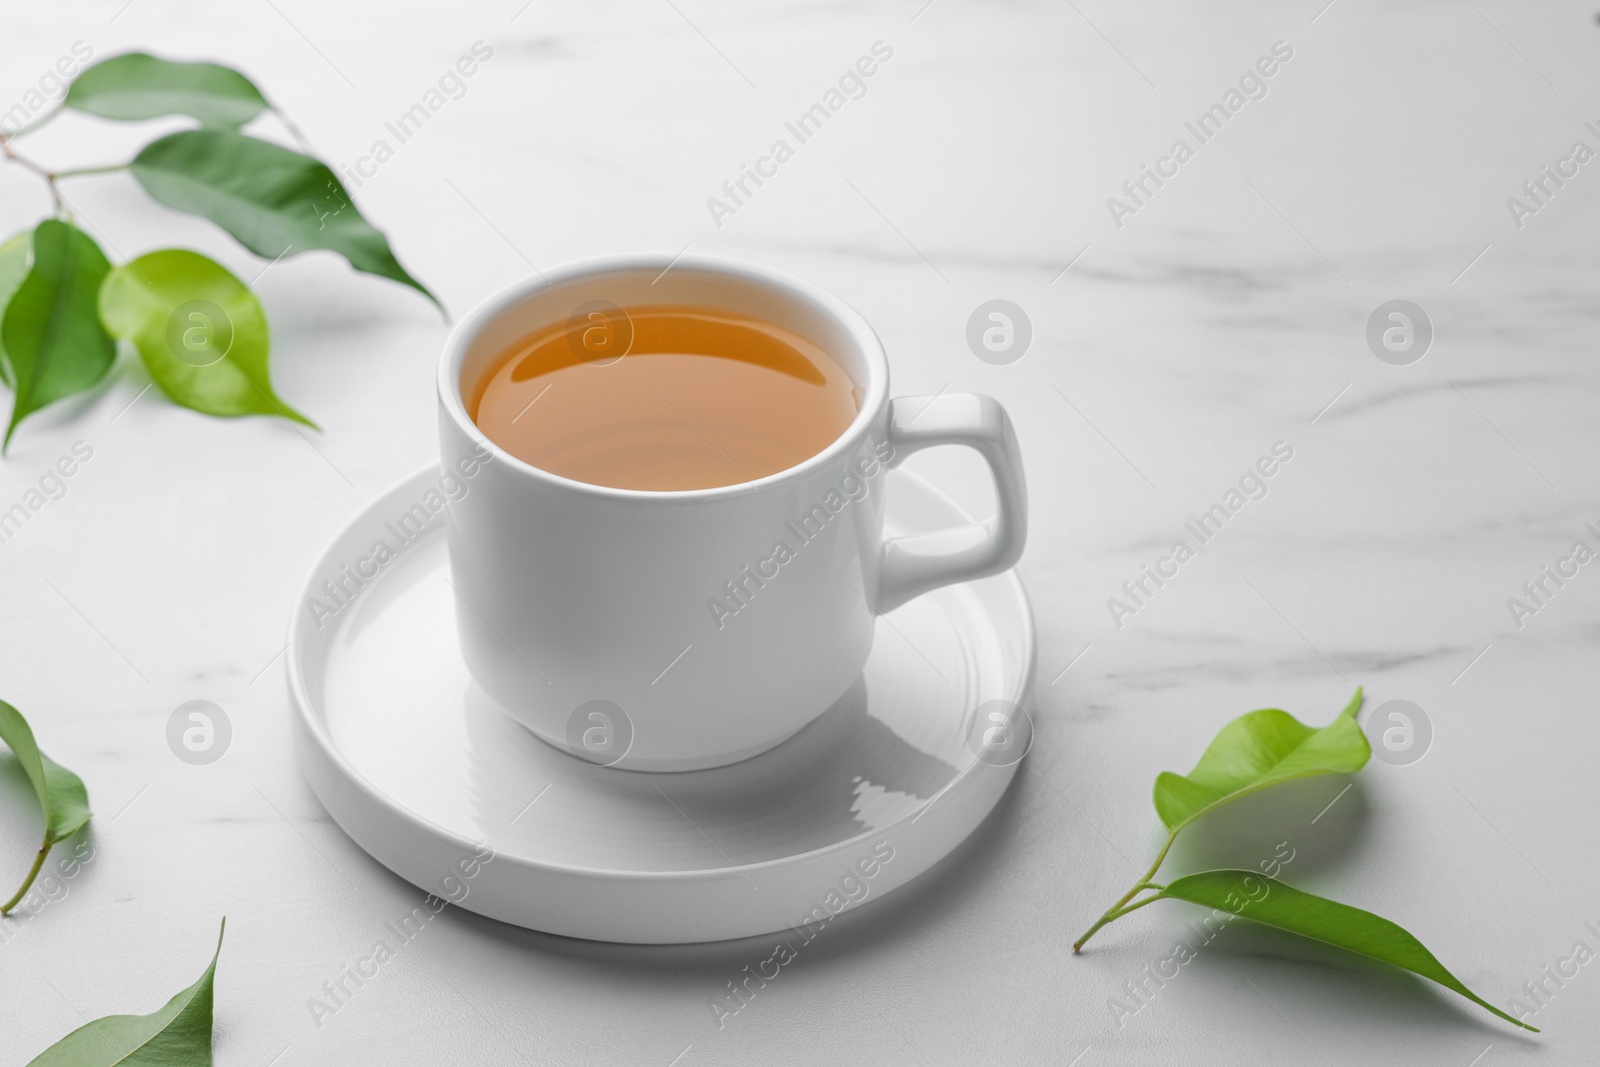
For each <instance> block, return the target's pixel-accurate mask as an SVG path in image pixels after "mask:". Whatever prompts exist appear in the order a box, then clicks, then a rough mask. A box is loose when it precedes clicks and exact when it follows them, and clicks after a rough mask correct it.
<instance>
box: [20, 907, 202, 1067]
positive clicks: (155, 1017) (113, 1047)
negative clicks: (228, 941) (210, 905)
mask: <svg viewBox="0 0 1600 1067" xmlns="http://www.w3.org/2000/svg"><path fill="white" fill-rule="evenodd" d="M227 929H228V920H227V919H223V920H222V930H221V931H219V932H218V933H217V951H216V952H215V953H214V954H213V955H212V957H211V963H210V965H209V966H208V967H206V971H205V973H204V974H202V975H201V976H200V980H199V981H197V982H195V984H194V985H192V986H190V987H189V988H188V989H185V990H184V991H183V992H181V993H179V994H178V995H177V996H175V997H173V998H172V999H171V1000H169V1001H167V1003H166V1006H165V1007H163V1008H162V1009H161V1010H160V1011H158V1012H155V1013H154V1014H151V1015H107V1016H105V1017H104V1018H102V1019H96V1020H94V1022H91V1023H87V1024H85V1025H83V1026H80V1027H78V1029H76V1030H74V1031H72V1033H70V1034H68V1035H67V1036H66V1037H64V1038H62V1039H61V1040H60V1041H57V1042H56V1043H55V1044H54V1045H51V1046H50V1047H49V1048H47V1049H45V1050H44V1051H43V1052H41V1053H39V1055H37V1056H35V1057H34V1058H33V1059H31V1060H29V1061H28V1067H210V1064H211V1011H212V982H213V980H214V978H215V976H216V971H217V957H218V956H220V955H221V954H222V934H223V933H224V932H226V931H227Z"/></svg>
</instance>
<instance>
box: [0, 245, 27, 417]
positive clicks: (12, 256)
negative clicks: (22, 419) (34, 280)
mask: <svg viewBox="0 0 1600 1067" xmlns="http://www.w3.org/2000/svg"><path fill="white" fill-rule="evenodd" d="M32 258H33V234H32V233H29V232H27V231H24V232H22V233H19V234H17V235H16V236H14V237H12V238H11V239H10V240H8V241H7V242H6V243H5V244H3V245H0V316H4V315H5V313H6V305H7V304H10V303H11V297H12V295H13V294H15V293H16V291H17V286H19V285H21V284H22V279H24V278H26V277H27V276H28V267H29V265H30V264H31V261H32ZM0 382H5V384H6V385H8V386H9V385H13V384H14V383H15V382H16V379H15V378H14V377H13V376H12V374H11V361H10V360H8V359H6V349H5V345H4V344H0Z"/></svg>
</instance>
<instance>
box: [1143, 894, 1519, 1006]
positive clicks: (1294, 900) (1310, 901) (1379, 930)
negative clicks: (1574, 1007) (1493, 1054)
mask: <svg viewBox="0 0 1600 1067" xmlns="http://www.w3.org/2000/svg"><path fill="white" fill-rule="evenodd" d="M1157 895H1158V896H1161V897H1166V898H1169V899H1172V900H1187V901H1188V902H1189V903H1191V904H1199V905H1201V906H1203V907H1207V908H1218V909H1221V910H1223V911H1229V912H1233V913H1235V914H1237V915H1240V916H1242V917H1243V918H1246V919H1251V920H1253V921H1255V922H1258V923H1262V924H1264V925H1267V926H1274V927H1277V928H1278V929H1279V930H1287V931H1288V932H1289V933H1291V934H1299V935H1300V936H1301V937H1309V938H1312V939H1314V940H1317V941H1321V942H1324V943H1326V944H1329V945H1333V946H1335V947H1337V948H1342V949H1348V950H1349V951H1351V952H1356V953H1359V954H1361V955H1363V956H1366V957H1368V958H1370V959H1375V960H1380V961H1382V962H1384V963H1390V964H1393V965H1394V966H1396V967H1403V968H1405V969H1406V970H1408V971H1410V972H1411V973H1412V974H1419V975H1421V976H1422V977H1424V978H1427V979H1429V980H1431V981H1434V982H1438V983H1439V984H1440V985H1442V986H1444V987H1445V988H1446V989H1448V990H1450V991H1452V992H1455V993H1459V994H1461V995H1462V996H1464V997H1466V998H1467V999H1468V1000H1470V1001H1472V1002H1473V1003H1474V1004H1476V1005H1478V1006H1479V1007H1481V1008H1485V1009H1487V1010H1488V1011H1491V1012H1493V1013H1494V1014H1496V1015H1498V1016H1499V1017H1500V1018H1502V1019H1504V1020H1506V1021H1507V1022H1509V1023H1515V1024H1516V1025H1517V1026H1520V1027H1522V1028H1523V1029H1526V1030H1537V1028H1536V1027H1532V1026H1529V1025H1528V1024H1527V1023H1525V1022H1522V1021H1520V1020H1518V1019H1515V1018H1512V1017H1511V1016H1510V1015H1507V1014H1506V1013H1505V1012H1503V1011H1501V1010H1500V1009H1499V1008H1497V1007H1495V1006H1494V1005H1493V1004H1490V1003H1489V1002H1488V1001H1486V1000H1484V999H1483V998H1482V997H1480V996H1478V995H1477V994H1476V993H1474V992H1473V991H1472V990H1470V989H1468V988H1467V987H1466V986H1465V985H1463V984H1462V982H1461V980H1460V979H1459V978H1457V977H1456V976H1455V975H1453V974H1451V973H1450V972H1449V971H1448V970H1446V969H1445V966H1444V964H1442V963H1440V962H1439V961H1438V959H1437V958H1436V957H1435V956H1434V954H1433V953H1431V952H1429V951H1428V950H1427V948H1425V947H1424V946H1423V944H1422V942H1421V941H1418V940H1417V939H1416V938H1415V937H1413V936H1412V935H1411V934H1409V933H1407V932H1406V931H1405V930H1404V929H1403V928H1401V927H1400V926H1397V925H1396V924H1394V923H1392V922H1390V921H1389V920H1388V919H1385V918H1383V917H1382V916H1379V915H1374V914H1372V912H1370V911H1363V910H1361V909H1360V908H1352V907H1351V906H1350V905H1348V904H1340V903H1339V902H1338V901H1334V900H1328V899H1326V898H1324V897H1319V896H1316V895H1314V894H1311V893H1305V892H1302V891H1301V890H1298V889H1295V888H1294V887H1293V886H1290V885H1285V884H1284V883H1283V882H1280V881H1278V880H1277V879H1275V878H1268V877H1266V876H1265V875H1262V874H1257V873H1256V872H1254V871H1202V872H1200V873H1199V874H1190V875H1185V876H1184V877H1182V878H1179V879H1177V880H1176V881H1174V882H1172V883H1171V884H1169V885H1168V886H1166V887H1165V888H1164V889H1162V890H1161V892H1160V893H1159V894H1157Z"/></svg>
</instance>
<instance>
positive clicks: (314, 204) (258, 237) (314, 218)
mask: <svg viewBox="0 0 1600 1067" xmlns="http://www.w3.org/2000/svg"><path fill="white" fill-rule="evenodd" d="M129 169H131V170H132V171H133V176H134V177H135V178H136V179H138V181H139V184H140V185H142V186H143V187H144V190H145V192H147V193H149V194H150V195H151V197H153V198H154V199H156V200H157V201H159V202H161V203H163V204H165V205H167V206H168V207H170V208H174V209H176V210H178V211H184V212H188V213H189V214H191V215H200V216H202V217H204V218H208V219H210V220H211V221H212V222H214V223H216V224H217V225H218V226H221V227H222V228H223V229H224V230H227V231H228V232H229V233H230V234H232V235H233V236H234V238H235V239H236V240H238V242H239V243H240V244H242V245H244V246H245V247H246V248H248V249H249V250H250V251H252V252H254V253H255V254H256V255H258V256H263V257H265V258H267V259H273V260H276V259H279V258H282V257H284V256H291V255H299V254H300V253H301V252H309V251H311V250H313V249H327V250H329V251H333V252H337V253H339V254H340V255H342V256H344V258H345V259H347V260H349V262H350V265H351V266H352V267H354V268H355V269H356V270H359V271H365V272H366V273H368V274H376V275H379V276H380V277H384V278H390V279H393V280H394V281H397V282H400V283H402V284H404V285H409V286H411V287H412V288H414V289H416V290H417V291H418V292H420V293H422V294H423V295H424V296H426V297H427V298H428V299H429V300H434V296H433V294H432V293H430V292H428V290H427V289H425V288H423V286H422V284H421V283H420V282H418V281H417V280H416V279H415V278H413V277H412V276H411V275H410V274H408V273H406V270H405V268H404V267H402V266H401V265H400V262H399V260H397V259H395V257H394V252H393V251H391V250H390V248H389V242H388V240H387V239H385V237H384V236H383V234H381V233H379V232H378V231H377V230H376V229H374V228H373V227H372V225H371V224H370V223H369V222H367V220H366V219H364V218H362V217H361V212H359V211H357V210H356V206H355V204H353V203H351V201H350V197H349V194H347V193H346V192H345V189H344V186H343V185H341V184H340V183H339V179H338V178H337V177H335V176H334V173H333V171H331V170H329V169H328V168H327V167H326V166H325V165H323V164H322V163H320V162H318V161H317V160H315V159H312V158H311V157H310V156H307V155H302V154H301V153H299V152H295V151H291V150H290V149H287V148H283V147H281V146H279V145H275V144H270V143H268V142H266V141H262V140H258V139H256V138H254V137H248V136H246V135H244V134H242V133H234V132H231V131H227V130H185V131H183V132H181V133H174V134H172V135H170V136H168V137H163V138H161V139H160V140H157V141H153V142H151V143H150V144H148V145H146V146H145V147H144V149H143V150H142V151H141V152H140V153H139V154H138V155H137V156H135V157H134V160H133V162H132V163H131V164H129ZM434 303H436V304H437V303H438V301H437V300H434Z"/></svg>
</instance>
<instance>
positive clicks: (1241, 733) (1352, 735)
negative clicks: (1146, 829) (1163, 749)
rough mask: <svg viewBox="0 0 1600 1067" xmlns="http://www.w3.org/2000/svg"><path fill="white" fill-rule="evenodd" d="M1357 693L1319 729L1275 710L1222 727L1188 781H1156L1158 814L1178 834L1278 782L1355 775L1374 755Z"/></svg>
mask: <svg viewBox="0 0 1600 1067" xmlns="http://www.w3.org/2000/svg"><path fill="white" fill-rule="evenodd" d="M1360 707H1361V690H1360V689H1357V690H1356V692H1355V696H1353V697H1352V698H1351V699H1350V703H1349V705H1348V706H1347V707H1346V708H1345V709H1344V711H1342V712H1340V714H1339V716H1338V717H1337V718H1335V719H1334V720H1333V722H1331V723H1329V724H1328V725H1327V726H1324V727H1322V728H1321V729H1313V728H1312V727H1310V726H1307V725H1305V724H1304V723H1302V722H1300V721H1299V720H1298V719H1296V718H1295V717H1294V716H1293V715H1290V714H1289V713H1288V712H1286V711H1279V710H1278V709H1277V708H1264V709H1262V710H1260V711H1252V712H1249V713H1248V714H1245V715H1241V716H1239V717H1238V718H1237V719H1234V720H1233V721H1232V722H1230V723H1228V725H1226V726H1224V727H1223V728H1222V730H1221V731H1220V732H1219V733H1218V734H1217V736H1216V738H1215V739H1214V740H1213V741H1212V742H1211V744H1210V745H1209V746H1208V747H1207V748H1206V750H1205V753H1204V754H1203V755H1202V756H1201V757H1200V762H1199V763H1197V764H1195V767H1194V770H1192V771H1190V772H1189V773H1188V774H1187V775H1179V774H1173V773H1172V772H1171V771H1163V772H1162V773H1161V775H1160V776H1159V777H1157V778H1156V785H1155V804H1156V813H1157V814H1159V815H1160V816H1161V821H1162V822H1163V823H1164V824H1165V825H1166V827H1167V830H1168V832H1169V833H1174V834H1175V833H1177V832H1178V831H1179V830H1181V829H1182V828H1183V827H1185V826H1187V825H1189V824H1190V823H1191V822H1193V821H1194V820H1196V819H1198V818H1199V817H1200V816H1202V815H1204V814H1205V813H1206V812H1208V811H1210V810H1212V809H1213V808H1216V807H1219V806H1220V805H1222V804H1226V803H1228V802H1229V801H1231V800H1236V799H1238V798H1239V797H1242V796H1244V795H1246V794H1247V793H1253V792H1255V791H1256V790H1258V789H1265V788H1266V787H1268V786H1271V785H1277V784H1279V783H1280V782H1288V781H1292V780H1294V779H1296V778H1307V777H1310V776H1311V775H1315V774H1337V773H1341V772H1342V773H1346V774H1349V773H1353V772H1355V771H1358V770H1360V769H1361V768H1362V767H1363V766H1365V764H1366V762H1367V759H1368V757H1370V756H1371V755H1372V749H1371V747H1370V746H1369V745H1368V744H1367V738H1366V735H1365V734H1363V733H1362V732H1361V727H1360V726H1358V725H1357V724H1356V718H1355V716H1356V711H1357V709H1359V708H1360Z"/></svg>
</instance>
